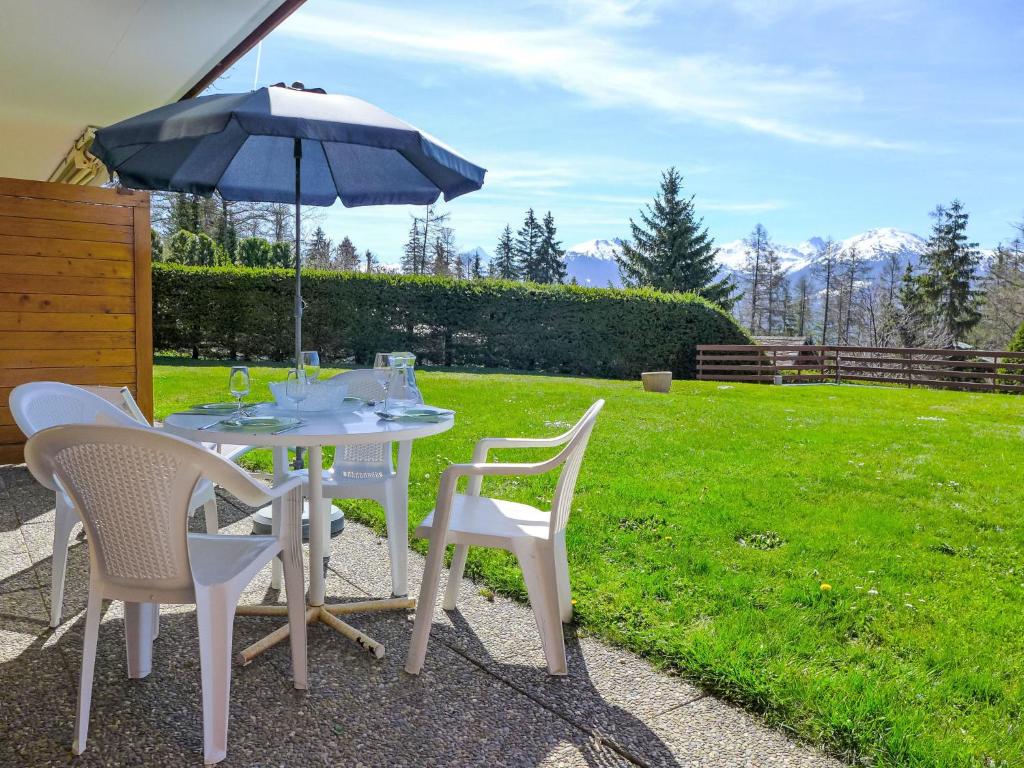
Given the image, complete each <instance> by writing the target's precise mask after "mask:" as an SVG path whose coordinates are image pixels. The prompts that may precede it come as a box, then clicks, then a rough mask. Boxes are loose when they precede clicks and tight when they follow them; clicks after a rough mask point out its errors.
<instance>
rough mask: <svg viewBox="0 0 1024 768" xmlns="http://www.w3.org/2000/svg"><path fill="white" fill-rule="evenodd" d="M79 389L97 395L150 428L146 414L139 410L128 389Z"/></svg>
mask: <svg viewBox="0 0 1024 768" xmlns="http://www.w3.org/2000/svg"><path fill="white" fill-rule="evenodd" d="M81 388H82V389H84V390H86V391H88V392H92V393H93V394H94V395H99V396H100V397H102V398H103V399H104V400H106V401H107V402H108V403H111V404H112V405H114V406H116V407H117V408H120V409H121V410H122V411H124V412H125V413H127V414H128V415H129V416H131V417H132V418H133V419H135V420H136V421H137V422H139V423H140V424H145V425H146V426H147V427H150V426H152V424H150V423H149V419H147V418H146V414H144V413H143V412H142V409H141V408H139V404H138V403H137V402H136V401H135V397H134V395H132V391H131V390H130V389H128V387H105V386H102V385H90V386H82V387H81Z"/></svg>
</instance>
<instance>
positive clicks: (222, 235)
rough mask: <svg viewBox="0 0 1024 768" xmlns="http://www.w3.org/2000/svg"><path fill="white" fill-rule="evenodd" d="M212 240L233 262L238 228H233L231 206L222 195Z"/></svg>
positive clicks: (235, 257) (236, 246) (235, 258)
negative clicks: (214, 234) (215, 231)
mask: <svg viewBox="0 0 1024 768" xmlns="http://www.w3.org/2000/svg"><path fill="white" fill-rule="evenodd" d="M214 240H216V242H217V245H219V246H220V247H221V249H223V251H224V253H225V254H226V255H227V257H228V259H229V260H230V262H231V263H232V264H234V263H235V262H236V260H237V256H236V250H237V248H238V230H237V229H236V228H235V220H234V215H233V212H232V210H231V207H230V206H229V205H228V201H227V200H225V199H224V198H223V197H222V198H220V214H219V216H218V218H217V234H216V236H215V237H214Z"/></svg>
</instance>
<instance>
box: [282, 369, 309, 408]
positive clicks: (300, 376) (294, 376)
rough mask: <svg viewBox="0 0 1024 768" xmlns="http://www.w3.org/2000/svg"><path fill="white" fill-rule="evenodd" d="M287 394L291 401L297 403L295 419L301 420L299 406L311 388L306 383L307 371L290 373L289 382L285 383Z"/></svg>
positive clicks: (292, 371)
mask: <svg viewBox="0 0 1024 768" xmlns="http://www.w3.org/2000/svg"><path fill="white" fill-rule="evenodd" d="M285 394H286V395H288V399H289V400H291V401H292V402H294V403H295V418H296V419H298V418H300V416H299V405H300V404H301V403H302V401H303V400H305V399H306V396H307V395H308V394H309V386H308V384H307V382H306V372H305V371H302V370H298V371H296V370H291V371H288V380H287V382H286V383H285Z"/></svg>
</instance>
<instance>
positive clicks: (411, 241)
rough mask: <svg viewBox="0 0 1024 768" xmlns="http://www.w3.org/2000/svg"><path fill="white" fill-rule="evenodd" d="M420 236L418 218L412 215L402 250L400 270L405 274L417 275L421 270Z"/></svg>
mask: <svg viewBox="0 0 1024 768" xmlns="http://www.w3.org/2000/svg"><path fill="white" fill-rule="evenodd" d="M420 237H421V233H420V225H419V220H418V219H417V218H416V217H415V216H413V218H412V224H411V225H410V226H409V238H408V240H406V241H405V248H404V249H403V250H402V271H403V272H404V273H405V274H407V275H419V274H421V273H422V272H423V269H422V268H421V265H420Z"/></svg>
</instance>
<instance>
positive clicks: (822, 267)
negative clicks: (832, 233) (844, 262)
mask: <svg viewBox="0 0 1024 768" xmlns="http://www.w3.org/2000/svg"><path fill="white" fill-rule="evenodd" d="M838 262H839V247H838V246H837V245H836V242H835V241H834V240H833V239H832V238H831V237H829V238H826V239H825V240H824V241H823V242H822V243H821V245H819V246H818V253H817V254H816V255H815V257H814V266H813V270H814V274H815V276H817V277H818V278H819V279H820V280H822V292H823V293H824V295H825V307H824V314H823V316H822V319H821V343H822V344H828V329H829V319H830V316H829V310H830V308H831V303H832V302H831V300H832V294H833V292H834V291H835V288H836V277H837V265H838ZM837 337H838V334H837Z"/></svg>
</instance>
